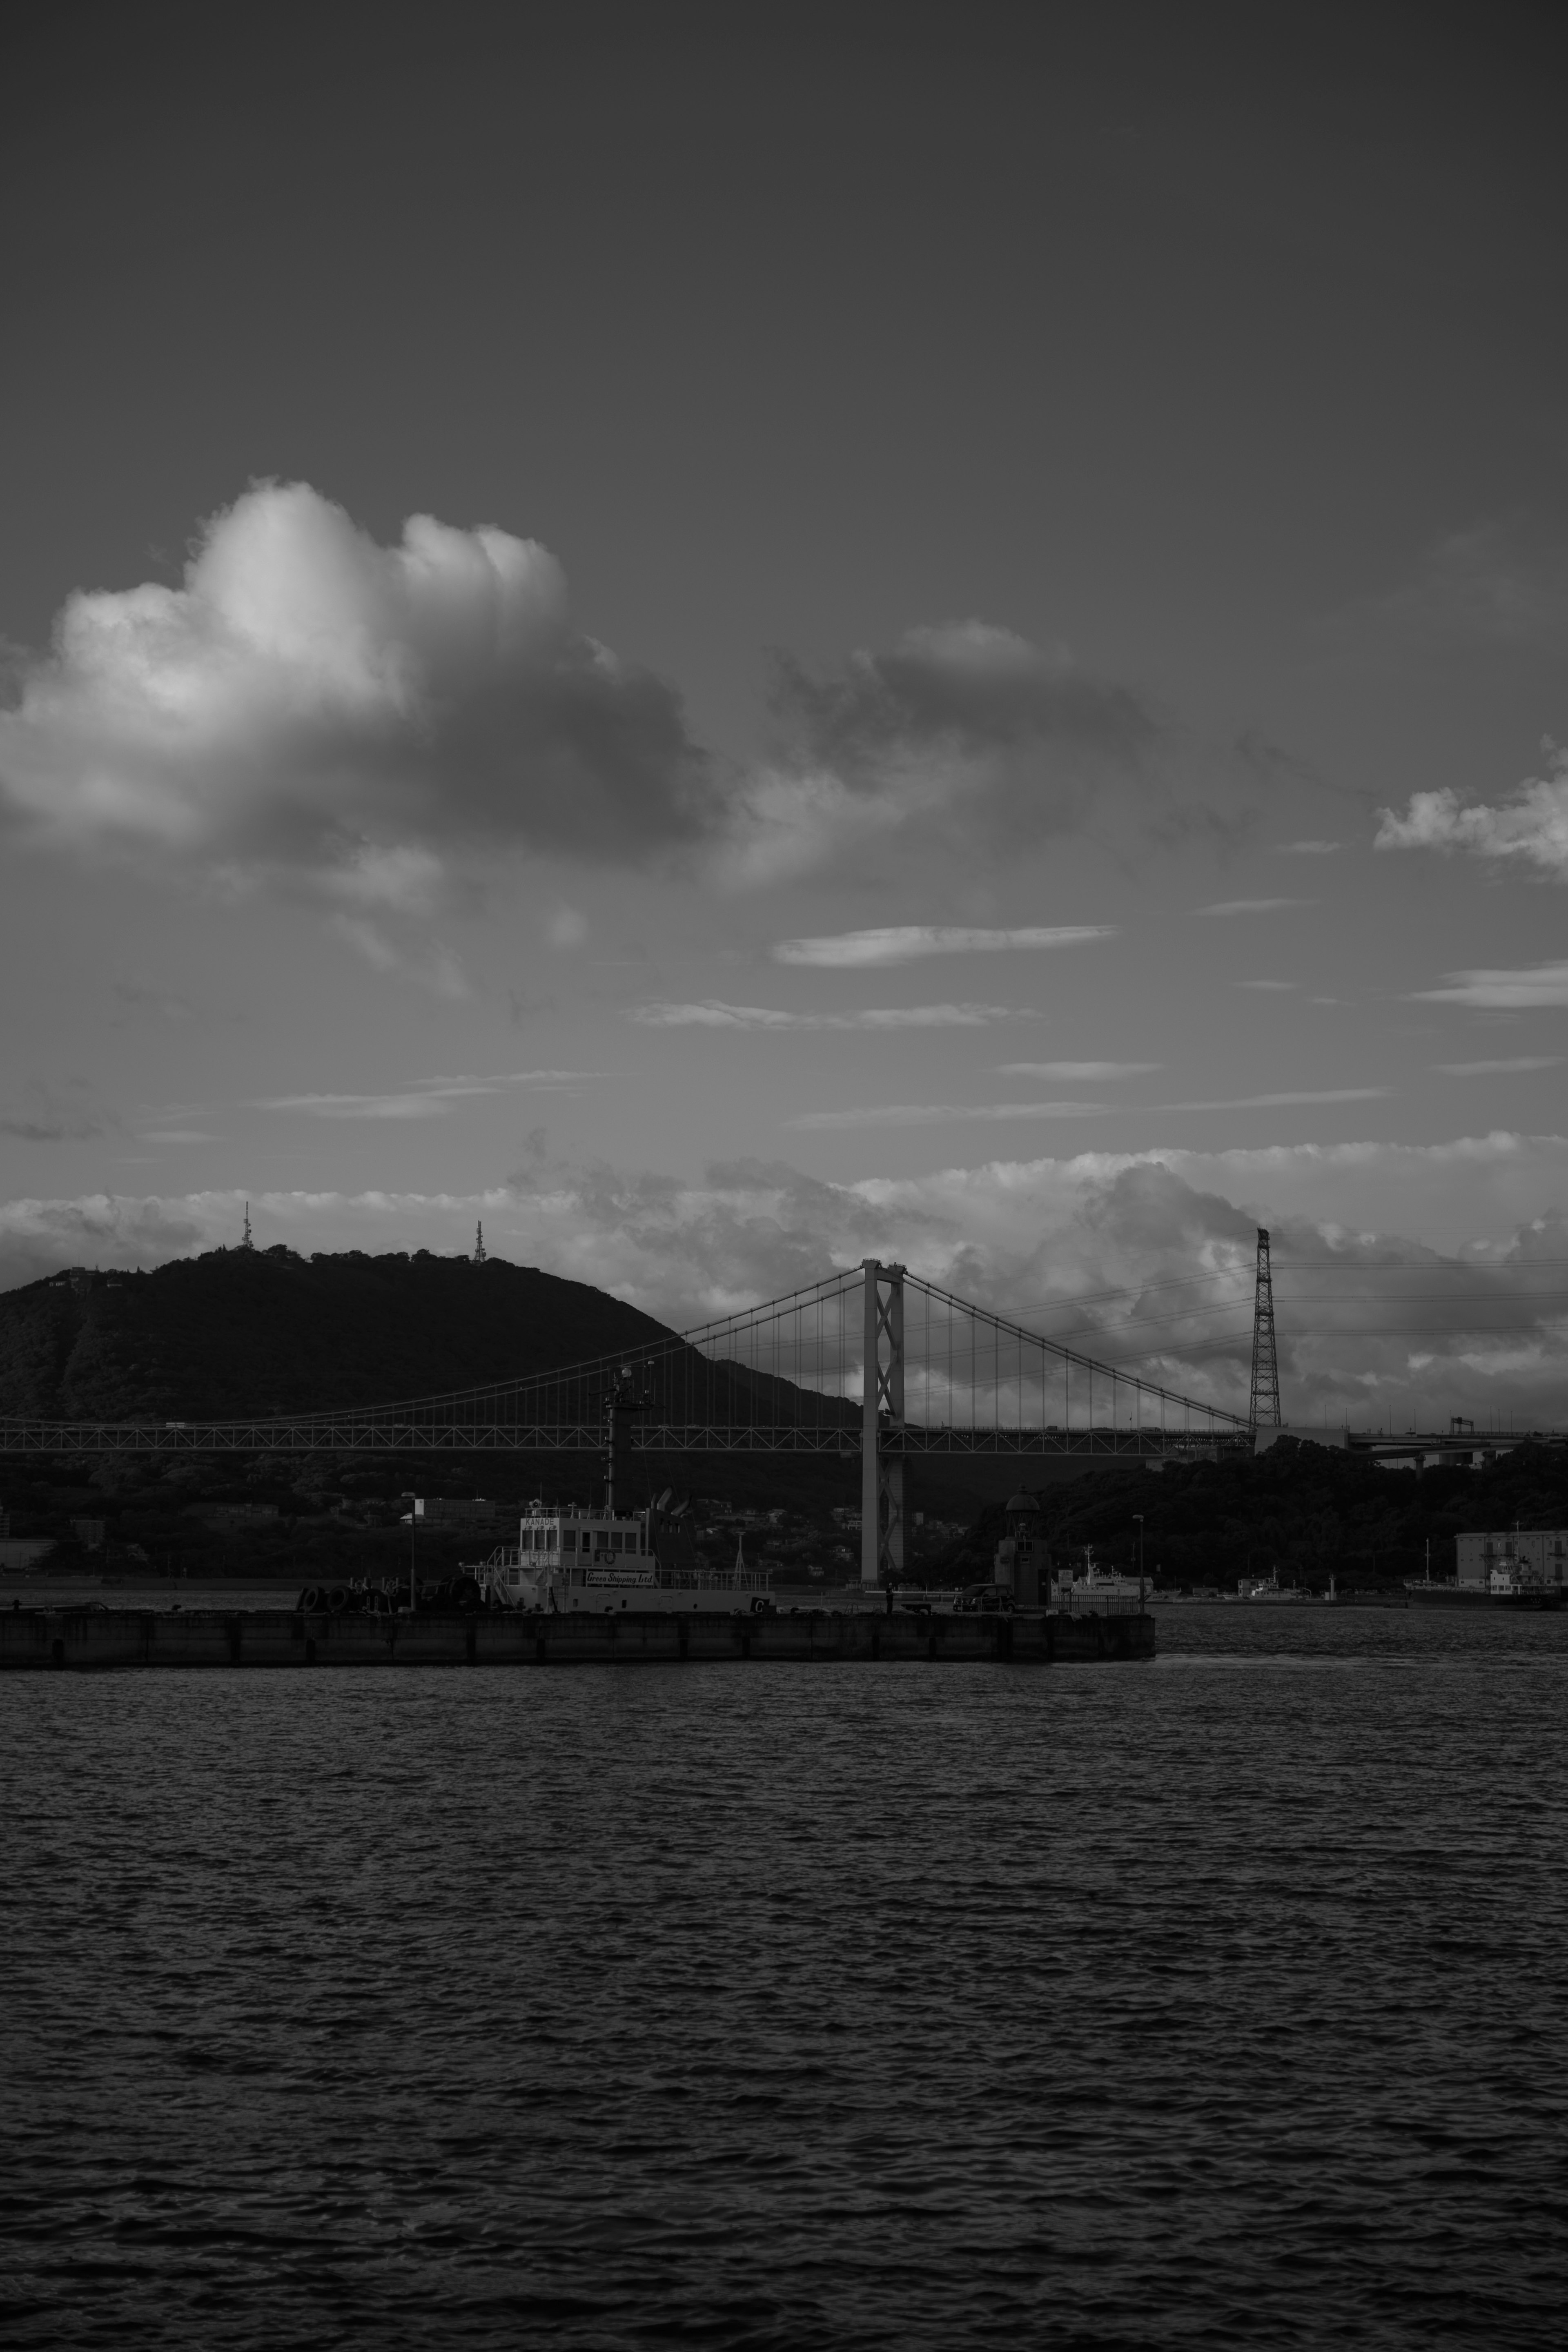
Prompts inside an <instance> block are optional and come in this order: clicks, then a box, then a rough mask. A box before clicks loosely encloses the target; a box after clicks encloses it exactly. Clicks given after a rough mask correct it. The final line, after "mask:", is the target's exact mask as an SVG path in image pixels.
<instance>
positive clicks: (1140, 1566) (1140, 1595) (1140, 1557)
mask: <svg viewBox="0 0 1568 2352" xmlns="http://www.w3.org/2000/svg"><path fill="white" fill-rule="evenodd" d="M1132 1516H1133V1517H1134V1518H1135V1519H1136V1520H1137V1522H1138V1614H1139V1615H1140V1617H1142V1614H1143V1514H1142V1511H1134V1512H1133V1514H1132Z"/></svg>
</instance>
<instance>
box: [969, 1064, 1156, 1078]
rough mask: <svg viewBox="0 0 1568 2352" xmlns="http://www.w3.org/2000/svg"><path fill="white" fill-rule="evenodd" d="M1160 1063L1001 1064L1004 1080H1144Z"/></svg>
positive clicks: (999, 1072) (998, 1065)
mask: <svg viewBox="0 0 1568 2352" xmlns="http://www.w3.org/2000/svg"><path fill="white" fill-rule="evenodd" d="M1159 1066H1160V1065H1159V1063H1158V1062H998V1064H997V1065H996V1068H997V1072H998V1075H999V1076H1002V1077H1005V1078H1071V1079H1079V1078H1083V1079H1089V1080H1091V1081H1092V1080H1098V1079H1101V1078H1142V1077H1145V1076H1147V1075H1148V1073H1149V1072H1150V1071H1151V1070H1157V1069H1158V1068H1159Z"/></svg>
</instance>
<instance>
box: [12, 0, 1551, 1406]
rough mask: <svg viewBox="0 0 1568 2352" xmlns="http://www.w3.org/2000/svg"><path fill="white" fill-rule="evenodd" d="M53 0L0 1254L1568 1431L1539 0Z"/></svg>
mask: <svg viewBox="0 0 1568 2352" xmlns="http://www.w3.org/2000/svg"><path fill="white" fill-rule="evenodd" d="M8 23H9V30H8V32H7V34H6V35H5V43H6V46H7V47H8V49H9V51H10V58H9V64H10V73H9V76H8V79H10V80H11V81H12V83H13V86H14V87H17V88H25V89H26V91H27V93H28V104H27V106H26V110H24V113H23V116H22V118H21V119H20V120H19V121H16V122H14V123H13V124H12V126H11V127H10V128H9V129H8V133H7V139H6V142H5V148H4V152H3V153H0V205H3V206H4V217H5V222H6V226H7V228H8V232H9V234H8V237H7V247H8V268H7V277H8V290H7V300H6V310H7V325H8V333H7V336H6V359H5V369H4V371H3V372H0V516H3V518H4V530H3V532H0V987H3V989H4V1002H5V1007H6V1010H7V1014H8V1018H7V1019H6V1021H5V1024H4V1031H3V1035H0V1046H3V1056H0V1284H5V1285H12V1284H16V1283H19V1282H24V1281H27V1280H30V1279H33V1278H36V1277H37V1276H38V1275H40V1274H43V1273H47V1272H49V1271H52V1270H53V1269H54V1268H56V1267H57V1266H59V1265H73V1264H83V1263H85V1264H102V1265H110V1264H132V1265H153V1264H157V1263H159V1262H161V1261H162V1260H163V1259H164V1258H167V1257H168V1256H171V1255H179V1254H183V1253H186V1252H189V1251H192V1250H195V1249H198V1248H205V1247H210V1246H212V1245H214V1244H216V1243H219V1242H233V1241H235V1240H237V1238H238V1234H239V1231H240V1224H241V1218H242V1215H243V1206H244V1203H245V1202H246V1201H247V1200H248V1202H249V1203H250V1207H251V1214H252V1217H253V1220H254V1223H255V1230H256V1235H257V1239H258V1242H262V1243H271V1242H276V1241H284V1242H286V1243H288V1244H289V1246H291V1247H294V1248H297V1249H301V1250H310V1249H336V1248H344V1247H360V1248H367V1249H389V1248H410V1249H412V1248H419V1247H427V1248H431V1249H437V1250H457V1249H459V1248H463V1247H466V1246H470V1245H471V1240H472V1234H473V1228H474V1225H475V1223H476V1221H477V1220H478V1219H479V1218H481V1217H482V1218H483V1220H484V1223H485V1234H486V1240H487V1243H488V1244H489V1246H490V1247H491V1248H492V1249H493V1250H495V1251H496V1252H498V1253H499V1254H500V1255H505V1256H509V1257H513V1258H516V1259H518V1260H519V1261H520V1262H525V1263H530V1264H539V1265H547V1266H550V1267H552V1268H554V1269H555V1270H557V1271H560V1272H563V1273H569V1274H572V1275H574V1276H578V1277H580V1278H582V1279H584V1280H589V1281H594V1282H596V1283H599V1284H601V1285H602V1286H605V1287H606V1288H609V1289H612V1290H614V1291H616V1293H617V1294H619V1295H621V1296H623V1297H627V1298H630V1299H633V1300H634V1301H635V1302H636V1303H637V1304H638V1305H639V1306H643V1307H647V1308H649V1309H650V1310H651V1311H653V1312H655V1313H657V1314H659V1315H661V1316H664V1317H666V1318H668V1319H670V1320H672V1321H674V1322H676V1323H678V1324H680V1323H689V1322H694V1321H697V1320H699V1319H700V1318H703V1317H705V1316H707V1315H709V1314H711V1313H717V1312H720V1311H726V1310H728V1309H729V1308H731V1307H733V1306H735V1305H737V1304H742V1303H745V1302H746V1301H748V1300H751V1299H761V1298H765V1297H771V1296H773V1295H775V1294H776V1293H777V1292H780V1291H782V1290H784V1289H786V1288H789V1287H792V1286H794V1284H795V1282H796V1281H805V1280H812V1279H815V1278H816V1276H819V1275H821V1274H824V1273H826V1271H828V1270H829V1268H830V1267H831V1266H833V1265H842V1264H845V1263H848V1262H852V1261H853V1260H854V1259H857V1258H858V1257H860V1256H864V1255H880V1256H883V1257H889V1258H892V1257H897V1258H900V1259H901V1260H904V1261H906V1262H907V1263H909V1264H910V1265H911V1266H914V1267H916V1268H917V1269H918V1270H919V1271H920V1272H921V1273H923V1274H925V1275H926V1276H929V1277H930V1278H932V1279H935V1280H939V1281H942V1282H946V1283H950V1284H951V1285H952V1286H953V1287H954V1288H957V1289H961V1290H963V1292H964V1294H965V1295H966V1296H973V1297H977V1298H979V1299H981V1300H983V1302H984V1303H985V1304H987V1305H989V1306H991V1307H996V1308H1000V1309H1001V1310H1002V1311H1004V1312H1008V1313H1016V1314H1018V1315H1020V1316H1022V1317H1026V1318H1028V1319H1031V1321H1032V1324H1033V1326H1034V1328H1046V1329H1049V1330H1052V1331H1055V1332H1059V1333H1060V1335H1062V1336H1064V1337H1071V1338H1072V1339H1074V1340H1075V1342H1076V1343H1077V1344H1079V1345H1089V1344H1091V1343H1093V1345H1094V1346H1097V1347H1098V1348H1099V1349H1100V1352H1102V1353H1105V1354H1108V1355H1113V1356H1115V1357H1116V1358H1117V1360H1137V1361H1138V1362H1139V1363H1140V1364H1141V1365H1142V1367H1143V1368H1144V1369H1145V1370H1149V1371H1150V1372H1151V1374H1152V1376H1153V1377H1156V1378H1161V1379H1163V1380H1165V1381H1168V1382H1169V1383H1170V1384H1171V1385H1173V1386H1175V1387H1178V1388H1181V1389H1184V1390H1190V1391H1192V1392H1194V1393H1197V1394H1203V1395H1212V1396H1214V1397H1215V1398H1216V1399H1217V1400H1220V1401H1223V1402H1230V1403H1233V1404H1234V1403H1236V1402H1238V1401H1239V1402H1241V1403H1242V1404H1243V1405H1245V1401H1246V1391H1247V1348H1248V1341H1249V1336H1250V1319H1249V1313H1248V1311H1247V1310H1248V1307H1249V1303H1250V1289H1249V1285H1250V1275H1251V1262H1252V1253H1253V1246H1254V1234H1255V1231H1256V1227H1257V1225H1258V1223H1267V1224H1268V1226H1269V1228H1270V1230H1271V1231H1272V1232H1273V1234H1274V1236H1275V1255H1276V1260H1277V1263H1278V1265H1279V1268H1280V1272H1279V1278H1278V1281H1277V1290H1278V1294H1279V1328H1280V1340H1281V1350H1282V1370H1283V1373H1284V1387H1285V1391H1286V1394H1285V1403H1286V1411H1287V1415H1288V1417H1294V1418H1298V1419H1300V1420H1303V1421H1307V1420H1316V1419H1317V1418H1319V1416H1320V1415H1322V1416H1325V1417H1328V1416H1331V1417H1332V1418H1333V1419H1335V1420H1338V1419H1340V1418H1342V1417H1345V1416H1348V1417H1349V1418H1351V1419H1352V1420H1354V1421H1358V1422H1360V1421H1377V1420H1388V1421H1390V1422H1392V1423H1396V1424H1397V1425H1405V1423H1409V1422H1411V1421H1413V1420H1419V1421H1420V1423H1421V1424H1422V1425H1427V1424H1429V1423H1432V1422H1434V1421H1438V1422H1440V1421H1441V1420H1443V1419H1445V1418H1446V1417H1447V1415H1448V1414H1449V1413H1451V1412H1466V1413H1471V1414H1486V1415H1491V1416H1494V1417H1498V1418H1501V1419H1504V1420H1511V1421H1518V1420H1520V1419H1521V1418H1522V1419H1526V1420H1529V1421H1531V1423H1551V1422H1556V1423H1563V1422H1568V1402H1565V1399H1564V1391H1563V1371H1564V1360H1565V1357H1568V1232H1565V1229H1564V1224H1563V1210H1564V1202H1565V1198H1568V1141H1565V1140H1564V1135H1565V1133H1568V1123H1565V1120H1564V1117H1563V1101H1564V1087H1563V1077H1564V1073H1565V1072H1568V939H1565V936H1564V926H1563V911H1564V907H1565V905H1568V900H1565V899H1564V897H1563V886H1564V883H1565V882H1568V751H1564V750H1563V749H1562V748H1561V747H1562V746H1563V745H1564V744H1568V664H1565V660H1564V654H1565V650H1568V413H1565V404H1564V392H1563V387H1564V384H1565V383H1568V366H1565V361H1568V350H1565V348H1564V346H1565V343H1568V312H1565V310H1564V306H1563V300H1562V291H1563V263H1562V254H1563V250H1564V249H1565V241H1564V228H1565V226H1568V224H1565V221H1564V212H1565V208H1568V199H1565V197H1564V193H1563V181H1562V173H1561V170H1560V165H1559V161H1558V156H1559V150H1560V145H1561V133H1560V127H1559V123H1558V120H1557V115H1558V106H1559V96H1560V92H1561V89H1562V88H1563V68H1564V65H1565V64H1568V27H1565V26H1564V23H1563V18H1562V16H1561V13H1560V12H1559V11H1557V10H1555V9H1553V8H1549V7H1536V6H1532V5H1487V6H1480V5H1475V6H1470V5H1465V6H1452V5H1423V6H1420V7H1405V6H1399V5H1385V6H1381V7H1373V8H1367V7H1365V6H1364V5H1363V6H1360V7H1353V8H1352V7H1347V6H1339V5H1326V6H1324V7H1321V8H1319V9H1315V10H1312V11H1310V12H1303V11H1298V10H1293V9H1286V8H1283V7H1279V8H1269V7H1265V8H1258V7H1257V6H1246V7H1232V6H1229V5H1208V0H1197V5H1194V6H1192V7H1190V8H1186V9H1183V10H1180V11H1176V10H1172V9H1169V8H1168V7H1165V6H1145V5H1128V0H1109V5H1097V6H1095V7H1092V8H1090V7H1067V6H1062V7H1047V8H1041V9H1037V10H1021V9H1017V8H1015V7H1013V6H1011V5H1008V6H986V5H980V6H973V7H971V8H968V9H966V10H964V11H962V12H960V11H955V10H952V9H935V8H928V7H921V6H920V5H903V6H900V7H898V8H886V7H882V6H879V5H864V6H858V7H855V8H851V9H847V10H846V9H844V8H842V7H838V8H835V9H826V8H819V7H813V6H809V5H793V6H790V7H787V8H786V7H782V6H769V5H755V6H748V7H735V6H733V5H729V6H724V7H713V8H710V7H696V6H690V5H667V6H664V7H661V8H659V9H657V10H654V9H647V8H645V7H637V8H628V7H626V6H613V7H608V6H595V5H572V6H569V7H567V6H563V7H559V8H556V7H552V6H548V5H537V6H533V7H531V8H528V9H515V8H490V7H487V6H479V5H455V6H449V7H447V8H445V9H443V10H441V11H439V12H434V13H433V12H428V11H420V12H413V11H399V10H398V9H396V8H380V9H376V10H374V11H372V10H369V9H363V10H361V9H357V8H354V7H352V6H351V7H345V8H343V9H341V10H333V11H326V12H321V11H316V12H306V11H303V10H295V9H291V8H288V7H284V8H281V9H271V8H269V9H268V10H267V11H265V12H263V11H259V10H250V11H241V12H237V13H234V14H228V15H226V16H223V17H222V18H221V20H220V19H219V18H217V17H215V16H213V14H212V12H210V11H198V10H194V9H192V10H186V9H184V8H183V7H179V6H164V7H154V8H153V9H152V10H151V11H147V12H141V13H138V14H137V15H136V16H134V17H133V18H132V17H127V16H125V15H124V13H123V12H113V11H109V10H107V9H103V10H100V9H98V8H96V7H89V6H81V7H75V8H66V9H58V8H50V9H45V8H41V7H39V8H34V9H31V10H28V9H23V10H21V11H19V12H16V14H14V16H12V17H11V18H10V19H9V20H8ZM1194 1276H1202V1277H1203V1280H1202V1281H1201V1282H1198V1283H1196V1284H1195V1285H1194V1282H1193V1279H1192V1278H1193V1277H1194ZM1180 1284H1187V1285H1188V1287H1187V1288H1185V1289H1180V1288H1178V1289H1174V1290H1172V1289H1169V1288H1168V1287H1166V1286H1171V1285H1180ZM1173 1301H1174V1302H1175V1305H1176V1307H1181V1308H1182V1310H1183V1311H1182V1312H1181V1313H1177V1312H1175V1311H1174V1309H1173V1304H1172V1302H1173ZM1188 1305H1191V1306H1192V1307H1193V1312H1192V1313H1191V1314H1190V1315H1188V1314H1187V1313H1186V1311H1185V1310H1186V1307H1187V1306H1188ZM1053 1318H1054V1319H1053Z"/></svg>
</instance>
